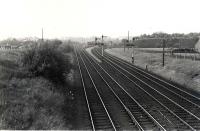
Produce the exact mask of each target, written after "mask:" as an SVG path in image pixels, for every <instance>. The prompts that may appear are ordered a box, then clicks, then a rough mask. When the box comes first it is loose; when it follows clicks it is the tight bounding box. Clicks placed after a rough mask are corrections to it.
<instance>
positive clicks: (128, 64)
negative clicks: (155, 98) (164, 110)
mask: <svg viewBox="0 0 200 131" xmlns="http://www.w3.org/2000/svg"><path fill="white" fill-rule="evenodd" d="M105 54H107V55H109V56H110V57H112V58H113V59H115V60H118V61H120V62H123V63H124V64H126V65H127V66H130V67H133V68H135V69H137V70H139V71H141V72H143V73H145V74H146V75H148V76H151V77H153V78H154V79H157V80H158V81H161V82H163V83H165V84H167V85H169V86H171V87H173V88H175V89H177V90H179V91H181V92H184V93H186V94H187V95H189V96H191V97H194V98H196V99H198V100H200V98H199V97H197V96H195V95H193V94H191V93H189V92H187V91H185V90H182V89H180V88H178V87H177V86H175V85H173V84H171V83H169V82H167V81H164V80H162V79H160V78H158V77H156V76H154V75H152V74H150V73H148V72H145V71H143V70H142V69H140V68H139V67H137V66H134V65H132V64H130V63H128V62H126V61H124V60H122V59H120V58H116V57H115V56H112V55H110V54H108V53H105Z"/></svg>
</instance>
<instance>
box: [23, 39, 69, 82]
mask: <svg viewBox="0 0 200 131" xmlns="http://www.w3.org/2000/svg"><path fill="white" fill-rule="evenodd" d="M21 63H22V65H23V66H24V67H25V68H26V69H27V70H28V71H29V72H31V75H34V76H42V77H45V78H47V79H49V80H51V81H52V82H56V83H64V82H65V76H66V74H68V73H69V71H70V67H71V64H70V62H69V58H68V57H66V56H64V54H63V53H62V52H61V51H59V50H58V48H57V47H56V46H55V45H54V44H53V42H51V43H49V42H48V43H43V44H42V45H40V46H35V47H32V48H31V49H28V50H26V51H25V52H24V53H23V55H22V59H21Z"/></svg>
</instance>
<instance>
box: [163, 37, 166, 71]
mask: <svg viewBox="0 0 200 131" xmlns="http://www.w3.org/2000/svg"><path fill="white" fill-rule="evenodd" d="M162 42H163V43H162V44H163V60H162V65H163V67H164V66H165V44H166V40H165V39H163V41H162Z"/></svg>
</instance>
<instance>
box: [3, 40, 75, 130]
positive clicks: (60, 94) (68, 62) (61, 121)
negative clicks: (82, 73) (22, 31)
mask: <svg viewBox="0 0 200 131" xmlns="http://www.w3.org/2000/svg"><path fill="white" fill-rule="evenodd" d="M0 53H1V55H0V71H1V73H0V92H1V103H0V104H1V107H0V109H1V110H0V111H1V112H0V114H1V116H0V117H1V119H0V120H1V121H0V129H70V128H72V124H73V123H72V121H73V119H74V118H73V117H74V116H75V111H74V109H73V108H74V104H73V99H74V98H73V93H72V91H71V90H72V89H73V87H72V86H73V85H72V83H73V82H71V83H70V81H72V79H73V78H71V77H70V74H73V71H72V70H73V68H72V64H73V63H72V59H73V56H72V47H71V46H70V45H65V44H62V43H61V42H59V41H48V42H45V43H43V44H42V45H41V46H33V47H31V48H29V49H25V50H23V51H1V52H0Z"/></svg>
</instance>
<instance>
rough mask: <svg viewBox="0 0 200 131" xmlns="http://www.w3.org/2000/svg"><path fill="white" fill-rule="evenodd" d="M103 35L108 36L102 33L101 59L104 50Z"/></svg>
mask: <svg viewBox="0 0 200 131" xmlns="http://www.w3.org/2000/svg"><path fill="white" fill-rule="evenodd" d="M105 37H108V36H104V35H102V36H101V40H102V43H101V55H102V59H103V52H104V48H103V46H104V43H103V38H105Z"/></svg>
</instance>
